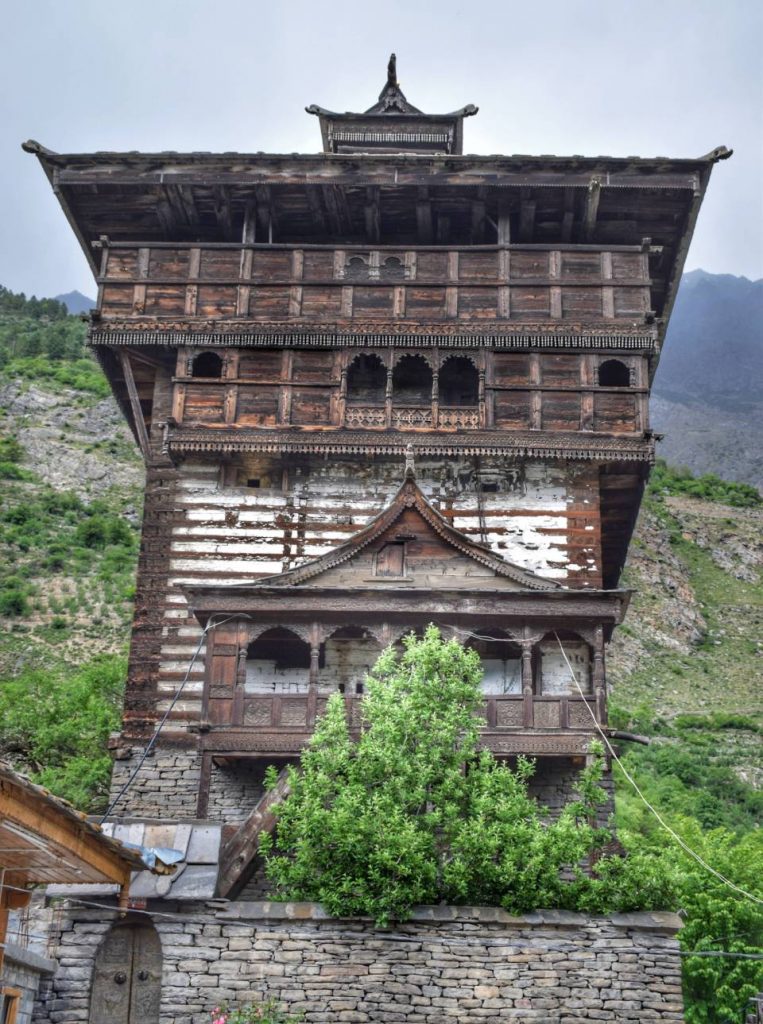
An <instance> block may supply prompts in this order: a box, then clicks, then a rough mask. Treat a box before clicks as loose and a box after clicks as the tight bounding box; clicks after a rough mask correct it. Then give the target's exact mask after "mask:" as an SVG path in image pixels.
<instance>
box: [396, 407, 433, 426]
mask: <svg viewBox="0 0 763 1024" xmlns="http://www.w3.org/2000/svg"><path fill="white" fill-rule="evenodd" d="M392 426H393V427H395V428H396V429H398V430H404V429H405V428H406V427H408V428H410V427H431V426H432V409H431V408H430V407H429V406H426V407H425V406H409V407H407V408H401V409H393V410H392Z"/></svg>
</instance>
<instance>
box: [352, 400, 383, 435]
mask: <svg viewBox="0 0 763 1024" xmlns="http://www.w3.org/2000/svg"><path fill="white" fill-rule="evenodd" d="M344 425H345V426H346V427H350V428H352V429H355V430H367V429H369V428H374V427H386V426H387V411H386V409H385V408H384V406H361V405H348V406H347V408H346V410H345V414H344Z"/></svg>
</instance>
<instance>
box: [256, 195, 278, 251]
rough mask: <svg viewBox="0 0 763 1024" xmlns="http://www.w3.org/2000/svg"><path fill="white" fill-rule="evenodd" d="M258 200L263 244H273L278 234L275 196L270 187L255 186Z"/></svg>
mask: <svg viewBox="0 0 763 1024" xmlns="http://www.w3.org/2000/svg"><path fill="white" fill-rule="evenodd" d="M254 194H255V196H256V198H257V224H258V226H259V229H260V234H261V238H260V240H261V241H263V242H272V241H273V239H274V237H275V234H276V216H275V210H274V209H273V194H272V192H271V191H270V185H255V187H254Z"/></svg>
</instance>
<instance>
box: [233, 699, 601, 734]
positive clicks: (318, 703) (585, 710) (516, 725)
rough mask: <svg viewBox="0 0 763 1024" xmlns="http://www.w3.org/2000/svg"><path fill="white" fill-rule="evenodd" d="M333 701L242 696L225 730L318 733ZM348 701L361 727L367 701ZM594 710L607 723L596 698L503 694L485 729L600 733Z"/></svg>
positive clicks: (488, 703)
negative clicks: (317, 727) (596, 729)
mask: <svg viewBox="0 0 763 1024" xmlns="http://www.w3.org/2000/svg"><path fill="white" fill-rule="evenodd" d="M327 699H328V698H327V696H326V695H325V694H322V693H319V694H308V693H305V694H290V695H269V694H268V695H258V696H248V695H244V694H241V693H239V694H237V697H236V699H234V702H233V707H232V714H231V718H232V720H231V721H230V722H224V723H220V725H221V726H222V727H225V726H226V725H230V726H234V727H237V728H240V727H241V726H244V727H246V728H254V729H266V730H269V729H284V730H286V729H288V730H293V731H297V732H299V731H302V730H304V731H307V732H312V730H313V728H314V727H315V723H316V720H317V718H319V717H320V715H321V714H322V713H323V711H324V710H325V708H326V702H327ZM344 700H345V706H346V709H347V717H348V722H349V724H350V726H351V727H354V728H357V727H359V725H360V722H361V702H362V700H363V698H362V696H357V695H351V696H350V695H346V696H345V698H344ZM586 705H587V706H586ZM589 708H590V710H589ZM591 711H593V713H594V715H595V716H596V720H597V722H599V723H600V724H603V723H602V722H601V709H600V708H597V704H596V700H595V698H594V696H593V695H590V696H589V697H587V698H586V699H585V700H584V699H583V698H582V697H578V696H566V695H565V696H556V695H554V696H539V695H533V696H532V697H530V698H527V697H525V696H523V695H522V694H501V695H496V696H493V695H491V696H489V697H486V698H485V701H484V703H483V705H482V717H483V719H484V722H485V728H486V729H491V730H494V729H499V730H524V729H541V730H545V729H558V730H566V729H571V730H586V731H590V730H591V729H593V728H594V723H593V720H592V718H591Z"/></svg>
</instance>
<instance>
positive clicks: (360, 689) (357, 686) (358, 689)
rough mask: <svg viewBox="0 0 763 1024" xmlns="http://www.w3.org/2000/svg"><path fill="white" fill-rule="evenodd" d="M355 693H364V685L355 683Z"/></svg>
mask: <svg viewBox="0 0 763 1024" xmlns="http://www.w3.org/2000/svg"><path fill="white" fill-rule="evenodd" d="M355 693H363V684H362V683H355Z"/></svg>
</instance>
